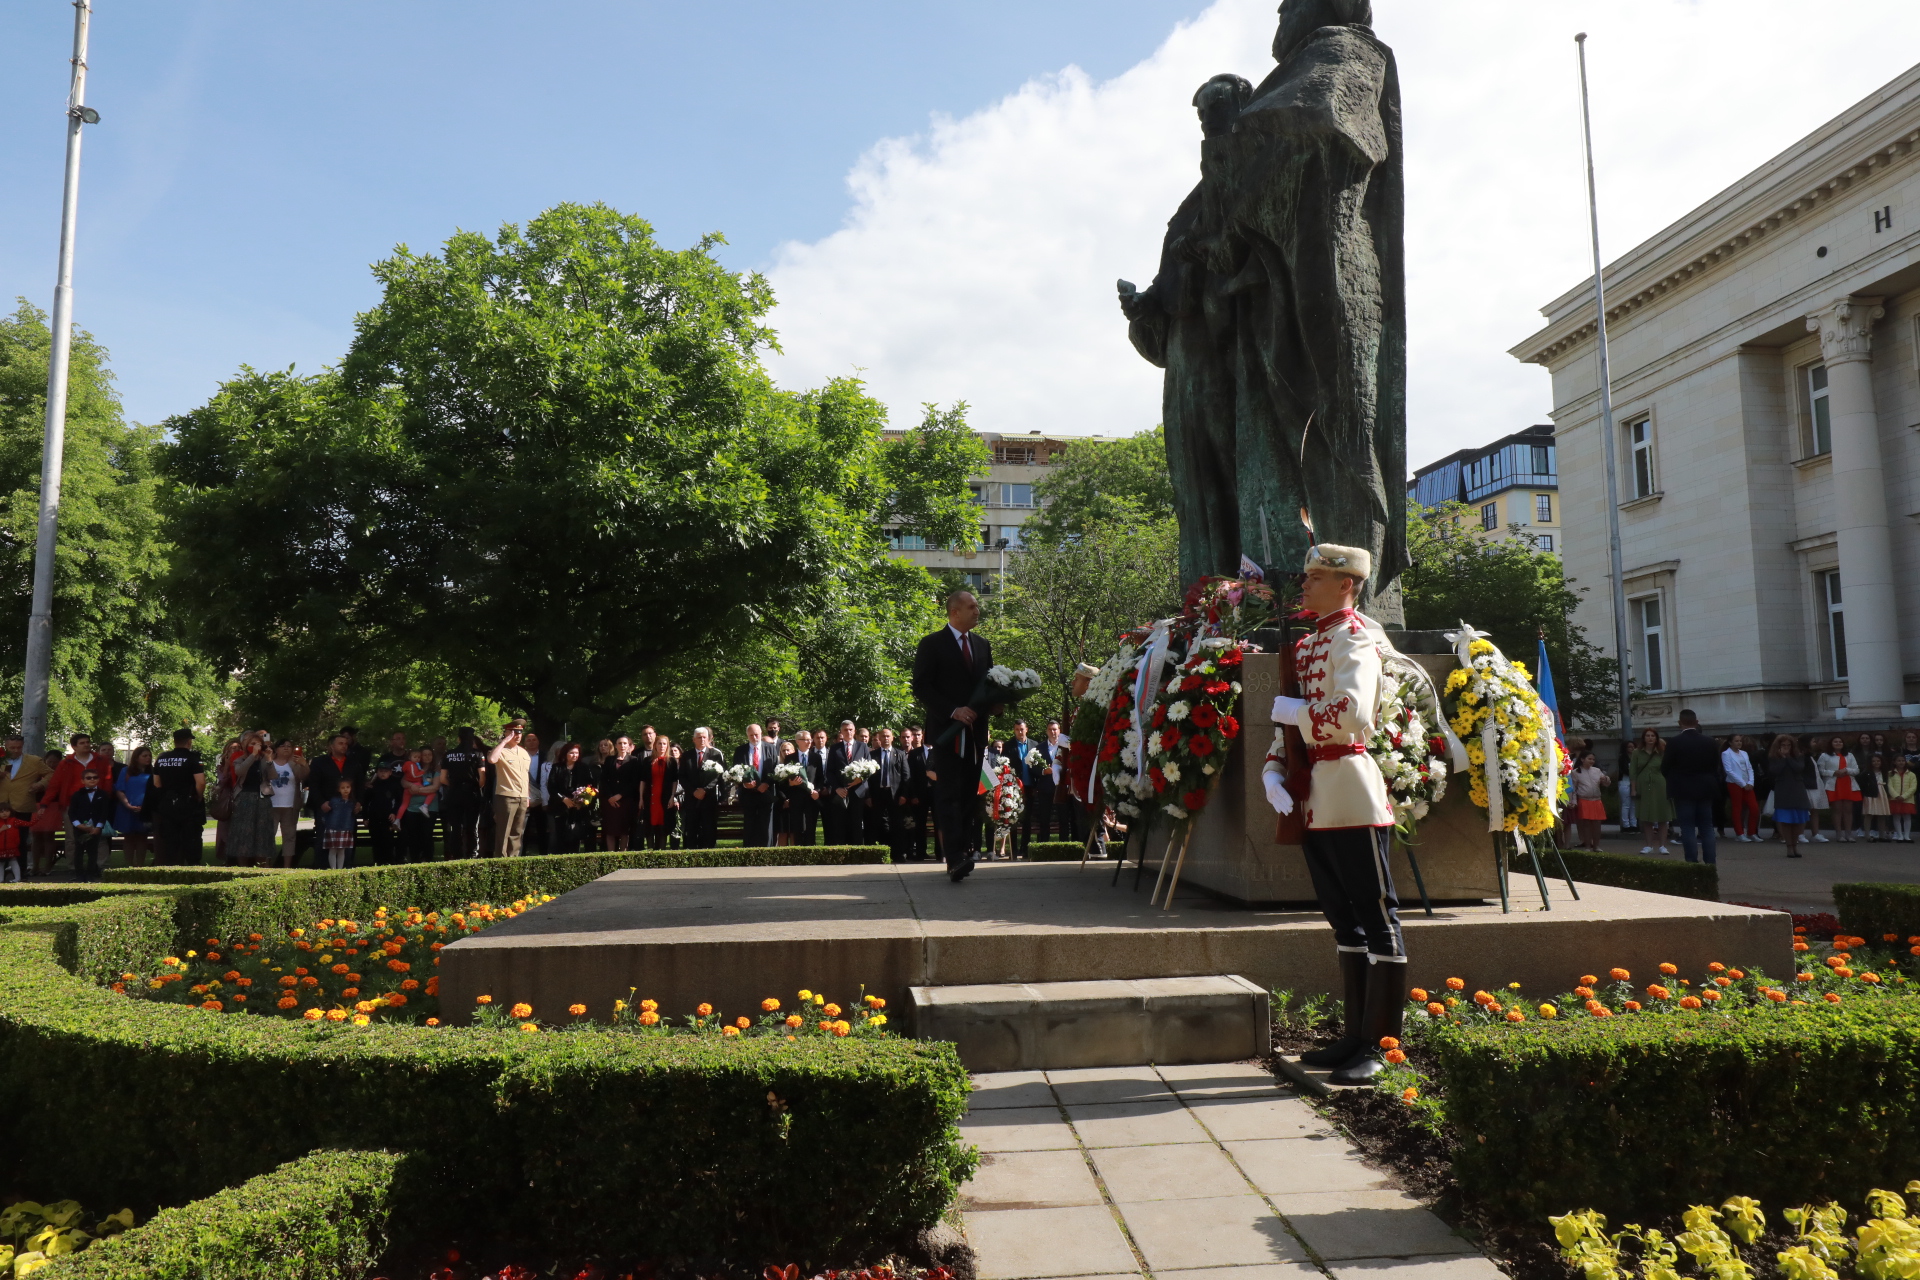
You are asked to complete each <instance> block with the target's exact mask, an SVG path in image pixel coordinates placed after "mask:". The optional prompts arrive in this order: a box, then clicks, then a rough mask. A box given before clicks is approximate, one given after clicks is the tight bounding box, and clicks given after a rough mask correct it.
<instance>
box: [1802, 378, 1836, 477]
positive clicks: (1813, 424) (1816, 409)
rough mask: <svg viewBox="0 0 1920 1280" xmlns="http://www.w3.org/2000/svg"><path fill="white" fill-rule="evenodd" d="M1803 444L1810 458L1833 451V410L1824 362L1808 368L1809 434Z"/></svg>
mask: <svg viewBox="0 0 1920 1280" xmlns="http://www.w3.org/2000/svg"><path fill="white" fill-rule="evenodd" d="M1801 444H1802V445H1804V446H1805V450H1806V456H1807V457H1809V458H1817V457H1819V456H1820V455H1821V454H1823V453H1831V452H1833V410H1832V408H1831V407H1830V406H1829V405H1828V404H1827V366H1825V365H1823V364H1816V365H1814V366H1813V367H1812V368H1811V369H1808V370H1807V435H1806V439H1804V440H1803V441H1801Z"/></svg>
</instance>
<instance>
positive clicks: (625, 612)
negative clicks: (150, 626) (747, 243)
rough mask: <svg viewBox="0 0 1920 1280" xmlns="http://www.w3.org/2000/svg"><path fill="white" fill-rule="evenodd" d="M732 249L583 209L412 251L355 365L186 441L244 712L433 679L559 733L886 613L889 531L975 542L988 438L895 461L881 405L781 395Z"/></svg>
mask: <svg viewBox="0 0 1920 1280" xmlns="http://www.w3.org/2000/svg"><path fill="white" fill-rule="evenodd" d="M719 243H720V239H719V237H717V236H709V237H707V238H705V239H703V240H701V241H700V243H699V244H697V245H696V246H694V247H693V248H691V249H687V250H680V251H675V250H669V249H665V248H662V247H661V246H660V245H658V244H657V243H656V242H655V241H654V239H653V233H652V228H651V227H650V226H649V225H648V224H647V223H645V222H644V221H642V220H640V219H638V218H633V217H629V216H626V215H623V214H620V213H618V212H616V211H614V210H612V209H609V208H607V207H605V206H602V205H594V206H579V205H561V206H558V207H556V208H554V209H551V210H548V211H547V212H546V213H544V214H542V215H540V216H539V217H537V218H535V219H533V220H532V221H531V222H529V223H528V224H527V225H526V227H525V229H524V230H523V229H521V228H520V227H517V226H513V225H508V226H506V227H503V228H502V229H501V231H500V233H499V235H498V236H497V237H495V238H494V239H491V240H489V239H488V238H486V237H484V236H480V235H476V234H472V233H465V232H463V233H460V234H458V235H455V236H454V237H453V238H452V239H450V240H449V241H447V243H446V245H445V246H444V248H443V251H442V252H441V253H439V254H437V255H436V254H416V253H413V252H412V251H410V250H408V249H406V248H405V247H404V246H403V247H401V248H400V249H399V250H397V251H396V253H395V255H394V256H393V257H392V258H389V259H387V260H386V261H384V262H381V263H379V264H377V265H376V267H375V268H374V274H375V276H376V277H377V278H378V279H379V281H380V282H381V284H382V286H383V296H382V299H381V301H380V303H379V305H377V306H376V307H374V308H373V309H372V310H371V311H369V312H367V313H365V314H363V315H362V316H361V317H360V318H359V321H358V324H357V335H356V337H355V340H354V343H353V346H352V348H351V350H350V351H349V353H348V355H347V357H346V359H345V361H344V362H343V364H342V366H341V368H340V369H339V370H338V371H337V372H335V371H329V372H326V373H322V374H319V375H315V376H310V377H298V376H295V375H294V374H293V373H292V372H291V371H288V372H286V373H280V374H266V375H263V374H259V373H255V372H253V371H251V370H243V371H242V374H241V376H240V377H238V378H236V379H235V380H234V381H233V382H230V383H228V384H227V385H226V386H225V387H223V388H222V389H221V391H220V393H219V394H217V395H216V396H215V397H214V399H213V400H212V401H211V402H210V403H209V404H208V405H206V406H204V407H203V408H202V409H199V410H196V411H194V412H193V413H191V414H187V415H183V416H181V417H179V418H176V419H174V420H172V422H171V423H170V424H169V425H170V426H171V427H172V430H173V434H174V436H175V438H176V443H175V445H174V446H173V447H172V449H171V450H170V451H169V455H168V461H167V465H168V470H169V474H170V475H171V476H172V477H173V478H174V479H175V480H176V481H177V482H178V492H177V498H176V511H177V514H178V518H179V522H180V527H181V530H182V534H181V542H182V544H183V546H186V547H189V548H191V563H190V564H189V565H188V566H187V571H188V572H189V573H190V574H191V576H192V578H193V581H194V583H195V585H196V592H195V595H194V597H193V598H194V600H195V604H196V614H197V618H196V621H197V633H198V634H200V635H203V636H204V637H205V644H206V646H207V648H208V649H209V651H210V652H212V653H214V654H216V655H217V656H218V658H219V660H220V661H221V662H222V664H223V665H225V666H226V667H227V668H228V669H235V670H245V671H246V673H247V679H246V684H245V689H244V692H243V694H242V700H243V702H244V703H245V704H246V705H247V706H249V707H254V708H258V709H259V713H260V714H262V715H266V716H278V717H281V718H283V719H285V720H289V721H302V720H304V719H306V718H307V717H308V716H310V715H312V714H313V713H314V710H315V707H316V705H317V704H318V703H319V702H320V700H321V695H322V692H323V691H325V690H327V689H329V688H330V687H331V686H333V685H334V684H336V683H338V682H340V681H341V680H342V678H343V677H347V676H350V675H352V674H353V673H355V672H357V671H362V670H376V671H392V670H396V669H399V668H401V667H403V666H404V665H406V664H407V663H411V662H416V661H428V662H432V663H436V664H438V665H439V666H440V667H442V668H443V669H445V670H447V671H450V672H453V673H457V676H458V677H459V678H460V679H462V680H463V681H464V682H465V685H466V688H467V689H468V690H469V691H470V692H471V693H473V694H475V695H478V696H480V697H483V698H486V699H490V700H492V701H493V702H496V703H498V704H499V705H501V706H502V707H505V708H508V709H512V710H521V711H525V712H527V713H529V714H530V715H531V716H532V718H533V721H534V724H535V726H536V727H537V728H538V729H539V730H540V732H541V734H542V736H543V737H546V738H548V739H551V738H552V737H553V736H555V735H556V734H557V733H558V732H559V730H560V729H561V727H562V726H563V725H565V724H569V723H571V722H574V721H576V720H578V721H580V722H582V723H585V722H586V721H587V720H589V719H597V720H600V721H613V720H618V719H620V718H622V717H624V716H626V715H627V714H628V713H629V712H631V711H633V710H634V709H636V708H638V707H641V706H643V705H644V704H645V702H646V700H647V698H648V694H649V690H651V689H653V688H654V687H656V686H657V685H658V684H659V682H660V681H662V680H663V679H666V678H668V677H669V676H670V675H671V674H672V673H673V672H674V671H676V670H680V671H684V670H685V669H686V668H687V666H688V665H689V664H690V665H692V666H694V667H696V668H699V669H702V670H707V671H713V670H716V669H718V668H721V667H727V666H730V665H736V664H738V663H739V662H742V661H744V660H746V659H747V658H748V657H749V656H750V655H751V654H753V653H754V652H755V651H756V646H757V643H758V642H757V640H756V637H758V636H759V635H761V634H763V633H769V632H770V633H773V634H776V635H790V636H799V635H803V634H804V631H805V628H806V627H808V626H813V625H820V624H821V622H822V621H823V620H826V619H831V618H834V617H837V616H840V615H841V614H842V613H844V612H846V611H847V610H849V609H850V610H852V612H853V613H854V614H855V615H858V613H859V610H860V609H861V608H862V607H865V605H866V603H867V602H866V601H865V600H864V598H862V597H860V596H859V592H860V590H861V588H862V586H863V585H864V584H869V583H871V582H872V581H873V577H872V574H871V570H872V569H873V567H874V565H875V564H876V563H877V562H878V561H880V560H881V559H882V558H883V556H884V550H885V546H886V543H885V539H884V535H883V532H882V530H883V527H884V526H885V524H886V523H888V522H891V523H893V524H894V525H896V526H899V525H901V524H902V523H911V524H912V525H913V526H914V527H915V528H917V530H918V531H920V532H923V533H924V534H925V535H926V536H927V537H928V538H929V539H930V540H938V541H943V542H957V541H962V540H964V539H966V538H967V537H969V536H970V533H971V530H972V528H973V525H974V523H975V519H974V513H973V508H972V506H971V504H970V502H969V501H968V495H967V492H966V487H965V480H966V477H967V474H968V473H969V471H970V470H971V469H973V465H974V464H973V463H972V461H971V460H970V457H969V455H968V453H967V451H966V450H963V449H959V448H956V447H953V444H952V440H951V437H952V436H953V435H954V433H955V430H956V427H955V424H956V423H958V425H959V428H960V429H963V428H964V414H963V413H961V412H960V411H959V410H954V411H949V412H948V413H946V414H940V413H938V412H935V411H931V410H930V411H929V414H928V420H927V421H925V422H923V423H922V424H921V426H920V427H919V428H916V432H915V433H914V435H913V436H912V438H911V440H910V441H909V447H908V448H906V449H905V450H904V451H903V452H899V453H893V452H889V448H890V447H889V446H886V445H883V443H882V439H881V434H880V433H881V429H882V427H883V426H884V424H885V410H884V409H883V407H882V406H881V405H880V404H879V403H878V402H877V401H875V400H874V399H872V398H871V397H870V396H868V395H866V394H865V392H864V390H863V388H862V387H861V385H860V384H859V383H858V382H857V381H854V380H852V379H839V380H836V381H834V382H832V383H829V384H828V385H827V386H825V387H823V388H820V389H818V390H814V391H807V392H799V393H795V392H787V391H782V390H780V389H778V388H776V387H775V386H774V385H773V383H772V382H771V380H770V379H769V378H768V376H767V374H766V372H765V371H764V369H763V368H762V367H761V364H760V359H759V356H760V352H761V351H763V350H765V349H767V348H769V347H770V346H771V345H772V343H773V334H772V333H771V331H770V330H768V329H766V328H765V327H764V326H763V325H762V323H761V321H762V319H763V318H764V316H765V313H766V311H767V310H768V309H769V308H770V307H771V305H772V294H771V291H770V290H769V289H768V287H767V285H766V282H765V281H764V280H763V279H762V278H761V277H759V276H758V275H752V274H748V275H736V274H733V273H730V272H728V271H726V270H725V269H724V268H723V267H721V265H720V264H719V263H718V262H717V261H716V260H715V259H714V257H713V254H712V251H713V249H714V247H715V246H716V245H718V244H719ZM897 447H898V446H894V447H893V448H897Z"/></svg>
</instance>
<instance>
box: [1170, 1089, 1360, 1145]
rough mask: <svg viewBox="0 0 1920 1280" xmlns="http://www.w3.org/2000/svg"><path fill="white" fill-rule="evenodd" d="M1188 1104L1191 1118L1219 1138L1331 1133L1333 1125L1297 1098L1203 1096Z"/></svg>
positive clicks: (1325, 1135)
mask: <svg viewBox="0 0 1920 1280" xmlns="http://www.w3.org/2000/svg"><path fill="white" fill-rule="evenodd" d="M1192 1106H1193V1115H1194V1118H1195V1119H1197V1120H1198V1121H1199V1122H1200V1123H1201V1124H1203V1125H1205V1126H1206V1127H1207V1131H1208V1132H1209V1133H1211V1134H1212V1135H1213V1136H1214V1137H1215V1138H1218V1139H1219V1140H1220V1141H1221V1142H1245V1141H1248V1140H1251V1139H1256V1138H1329V1139H1330V1138H1332V1137H1333V1127H1332V1126H1331V1125H1329V1124H1328V1123H1327V1122H1326V1121H1325V1120H1322V1119H1321V1118H1320V1116H1319V1114H1318V1113H1317V1112H1315V1111H1314V1109H1313V1108H1312V1107H1310V1106H1308V1105H1307V1104H1306V1103H1304V1102H1302V1101H1301V1100H1300V1099H1298V1098H1269V1099H1205V1098H1203V1099H1201V1100H1199V1101H1197V1102H1195V1103H1193V1104H1192Z"/></svg>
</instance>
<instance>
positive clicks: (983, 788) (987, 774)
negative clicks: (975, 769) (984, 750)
mask: <svg viewBox="0 0 1920 1280" xmlns="http://www.w3.org/2000/svg"><path fill="white" fill-rule="evenodd" d="M999 783H1000V780H999V779H998V778H996V777H994V775H993V766H991V765H989V764H988V763H987V759H986V757H985V756H982V757H980V790H979V791H977V792H976V793H975V794H976V795H983V796H984V795H986V794H987V793H988V792H990V791H992V790H993V789H994V787H996V786H998V785H999Z"/></svg>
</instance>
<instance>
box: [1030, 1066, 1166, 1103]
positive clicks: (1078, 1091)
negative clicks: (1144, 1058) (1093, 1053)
mask: <svg viewBox="0 0 1920 1280" xmlns="http://www.w3.org/2000/svg"><path fill="white" fill-rule="evenodd" d="M1046 1074H1047V1083H1048V1084H1050V1085H1052V1086H1053V1092H1054V1096H1055V1097H1057V1098H1059V1099H1060V1101H1061V1102H1064V1103H1071V1104H1075V1105H1078V1104H1080V1103H1085V1102H1146V1101H1149V1100H1156V1099H1157V1100H1162V1101H1164V1100H1165V1099H1167V1098H1169V1097H1171V1096H1172V1090H1170V1089H1168V1088H1167V1083H1166V1081H1165V1080H1163V1079H1161V1078H1160V1073H1159V1072H1158V1071H1155V1070H1154V1069H1153V1068H1152V1067H1139V1066H1125V1067H1091V1068H1080V1069H1074V1070H1067V1071H1049V1072H1047V1073H1046Z"/></svg>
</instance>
